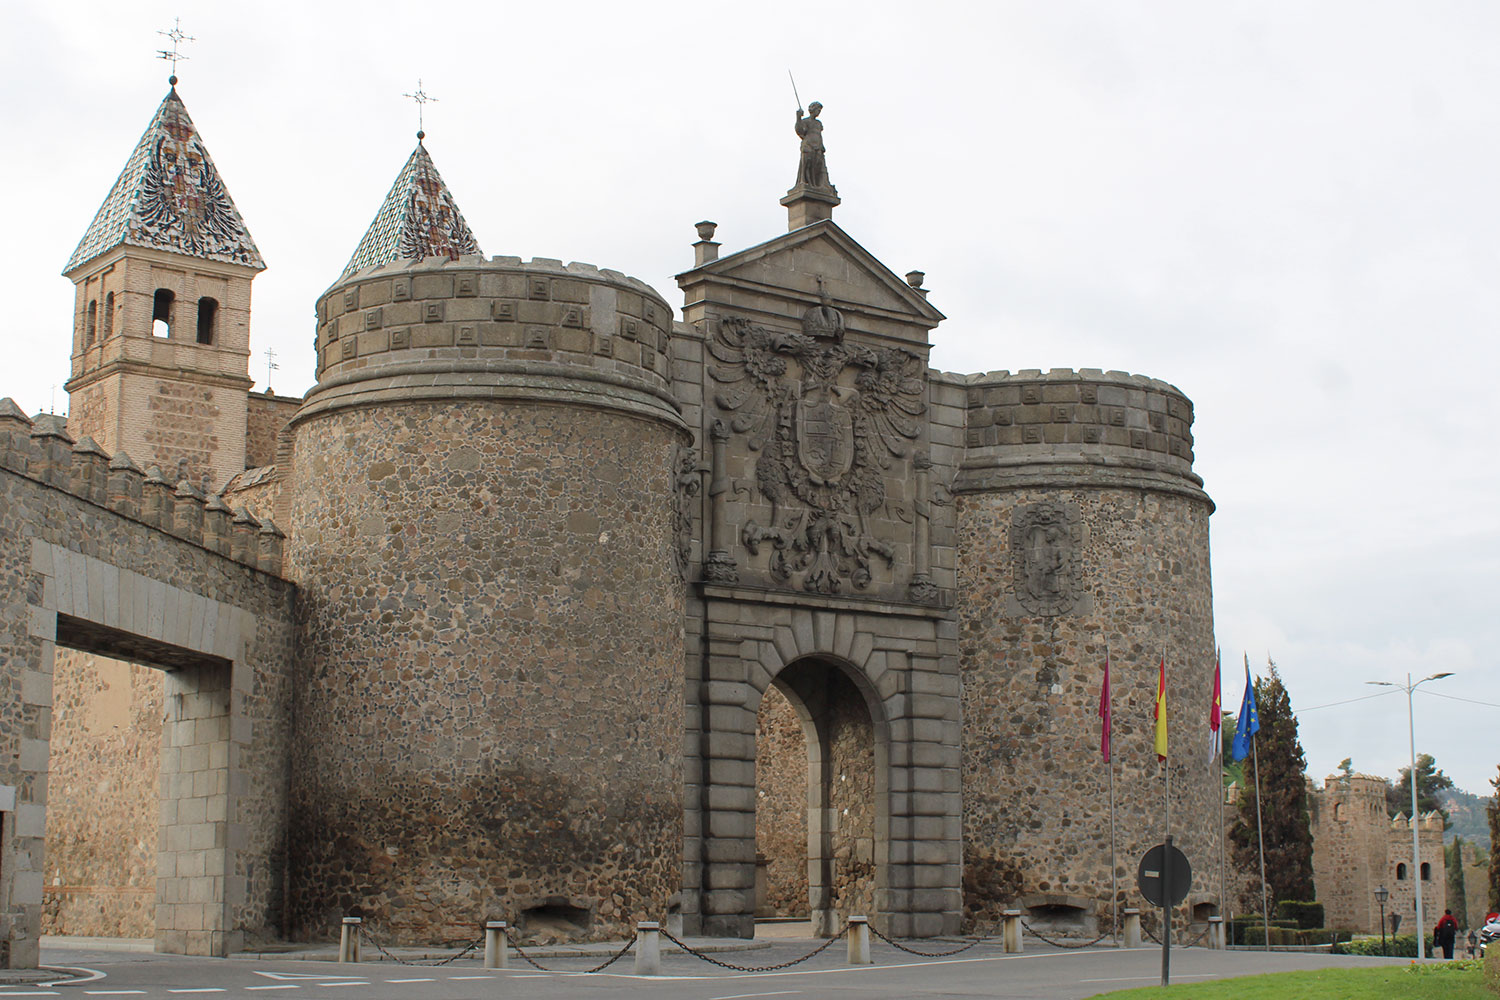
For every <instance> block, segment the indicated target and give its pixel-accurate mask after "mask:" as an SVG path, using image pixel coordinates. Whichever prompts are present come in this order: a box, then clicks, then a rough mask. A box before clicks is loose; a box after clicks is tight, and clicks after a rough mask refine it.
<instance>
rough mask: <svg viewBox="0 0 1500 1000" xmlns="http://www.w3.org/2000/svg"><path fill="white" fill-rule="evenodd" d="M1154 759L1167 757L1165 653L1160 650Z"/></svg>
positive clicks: (1161, 759)
mask: <svg viewBox="0 0 1500 1000" xmlns="http://www.w3.org/2000/svg"><path fill="white" fill-rule="evenodd" d="M1156 759H1157V760H1158V761H1163V760H1166V759H1167V653H1166V650H1162V654H1161V674H1160V675H1159V676H1158V677H1157V680H1156Z"/></svg>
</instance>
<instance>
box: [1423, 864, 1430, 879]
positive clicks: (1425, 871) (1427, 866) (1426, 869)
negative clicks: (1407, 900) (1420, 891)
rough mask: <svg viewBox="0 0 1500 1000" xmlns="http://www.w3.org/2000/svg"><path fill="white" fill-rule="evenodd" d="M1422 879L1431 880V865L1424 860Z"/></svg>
mask: <svg viewBox="0 0 1500 1000" xmlns="http://www.w3.org/2000/svg"><path fill="white" fill-rule="evenodd" d="M1422 881H1423V882H1431V881H1432V865H1430V864H1428V863H1427V862H1426V861H1424V862H1422Z"/></svg>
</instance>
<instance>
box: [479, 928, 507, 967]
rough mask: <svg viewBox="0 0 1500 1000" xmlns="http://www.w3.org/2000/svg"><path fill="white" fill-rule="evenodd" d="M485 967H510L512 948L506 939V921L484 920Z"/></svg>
mask: <svg viewBox="0 0 1500 1000" xmlns="http://www.w3.org/2000/svg"><path fill="white" fill-rule="evenodd" d="M484 967H485V968H486V969H508V968H510V948H509V943H508V942H507V941H506V940H505V921H504V920H486V921H485V922H484Z"/></svg>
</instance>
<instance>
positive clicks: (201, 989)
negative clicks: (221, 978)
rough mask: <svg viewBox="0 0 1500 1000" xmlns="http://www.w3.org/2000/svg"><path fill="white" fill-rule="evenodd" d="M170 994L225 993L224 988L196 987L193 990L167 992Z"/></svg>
mask: <svg viewBox="0 0 1500 1000" xmlns="http://www.w3.org/2000/svg"><path fill="white" fill-rule="evenodd" d="M167 992H168V993H223V992H225V990H224V987H222V986H196V987H194V988H192V989H182V990H167Z"/></svg>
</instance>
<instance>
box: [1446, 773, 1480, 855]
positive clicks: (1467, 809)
mask: <svg viewBox="0 0 1500 1000" xmlns="http://www.w3.org/2000/svg"><path fill="white" fill-rule="evenodd" d="M1438 798H1439V799H1441V800H1442V803H1443V808H1444V809H1445V810H1447V812H1448V819H1449V822H1451V823H1452V824H1453V825H1452V826H1451V827H1449V829H1448V831H1447V832H1446V833H1444V834H1443V842H1444V843H1447V844H1451V843H1453V838H1455V837H1462V838H1464V843H1466V844H1478V845H1479V847H1480V849H1481V850H1482V851H1488V850H1489V847H1490V823H1489V817H1488V816H1487V814H1486V810H1487V809H1488V807H1489V804H1490V799H1489V798H1488V797H1484V798H1481V797H1480V796H1478V795H1475V794H1473V793H1472V792H1465V791H1463V790H1462V789H1458V788H1445V789H1443V790H1442V791H1441V792H1439V793H1438Z"/></svg>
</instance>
